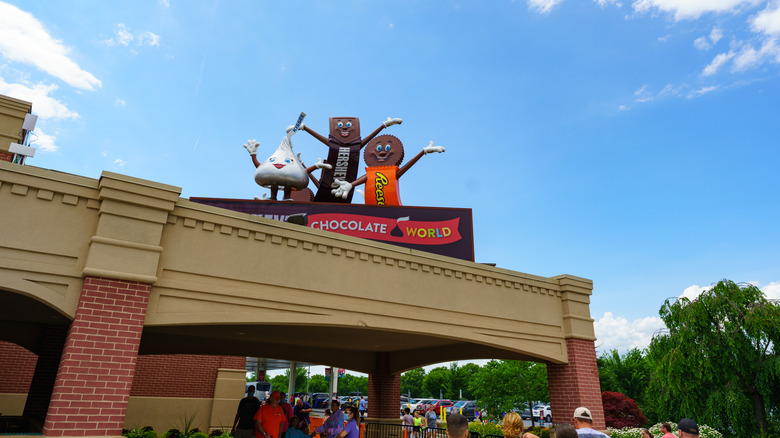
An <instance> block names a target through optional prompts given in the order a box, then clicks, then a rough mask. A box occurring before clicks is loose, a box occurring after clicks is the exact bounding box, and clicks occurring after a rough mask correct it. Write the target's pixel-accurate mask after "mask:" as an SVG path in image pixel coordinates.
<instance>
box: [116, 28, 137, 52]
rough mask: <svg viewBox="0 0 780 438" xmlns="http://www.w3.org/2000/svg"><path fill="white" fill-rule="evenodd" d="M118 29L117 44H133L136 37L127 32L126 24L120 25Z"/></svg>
mask: <svg viewBox="0 0 780 438" xmlns="http://www.w3.org/2000/svg"><path fill="white" fill-rule="evenodd" d="M117 27H118V29H117V31H116V42H117V44H120V45H122V46H129V45H130V43H132V42H133V39H135V37H133V34H131V33H130V32H129V31H128V30H127V27H126V26H125V25H124V24H122V23H119V26H117Z"/></svg>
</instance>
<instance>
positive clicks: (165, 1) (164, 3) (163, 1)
mask: <svg viewBox="0 0 780 438" xmlns="http://www.w3.org/2000/svg"><path fill="white" fill-rule="evenodd" d="M160 4H161V5H162V6H163V7H164V8H165V9H168V8H170V7H171V2H170V1H169V0H160Z"/></svg>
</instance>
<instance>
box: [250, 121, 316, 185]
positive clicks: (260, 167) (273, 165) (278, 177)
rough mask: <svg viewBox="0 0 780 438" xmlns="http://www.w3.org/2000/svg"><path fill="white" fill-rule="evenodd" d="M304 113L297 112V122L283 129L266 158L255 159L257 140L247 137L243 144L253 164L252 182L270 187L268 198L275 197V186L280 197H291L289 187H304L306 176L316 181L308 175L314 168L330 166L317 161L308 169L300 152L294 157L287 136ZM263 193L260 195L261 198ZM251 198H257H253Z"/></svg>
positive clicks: (296, 128)
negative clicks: (273, 150) (281, 195)
mask: <svg viewBox="0 0 780 438" xmlns="http://www.w3.org/2000/svg"><path fill="white" fill-rule="evenodd" d="M305 116H306V114H304V113H301V115H300V117H298V122H297V123H296V124H295V126H294V127H291V128H288V129H287V135H285V136H284V137H283V138H282V143H281V144H280V145H279V147H278V148H277V149H276V152H274V153H273V154H272V155H271V156H270V157H268V159H267V160H265V161H264V162H262V163H261V162H259V161H258V160H257V147H258V146H260V143H259V142H258V141H257V140H248V141H247V142H246V143H245V144H244V147H245V148H246V150H247V151H249V155H251V156H252V163H254V165H255V168H256V170H255V182H256V183H257V184H259V185H261V186H263V187H267V188H269V189H271V199H273V200H276V196H277V194H278V193H279V187H282V189H283V190H284V195H283V196H284V197H283V199H284V200H290V199H291V198H292V191H293V190H304V189H306V186H307V185H309V178H311V179H312V181H314V183H315V184H317V182H318V181H317V179H316V178H314V176H312V175H311V172H312V171H314V170H315V169H330V168H331V166H330V164H325V163H323V162H322V161H318V162H317V164H315V165H313V166H310V167H308V168H306V167H304V165H303V162H301V154H300V153H299V154H298V155H297V156H296V155H295V153H293V150H292V141H291V140H290V138H291V137H292V136H293V134H295V133H296V132H297V131H298V130H299V127H300V125H301V124H302V122H303V118H304V117H305ZM264 198H265V195H263V199H264ZM255 199H260V198H257V197H255Z"/></svg>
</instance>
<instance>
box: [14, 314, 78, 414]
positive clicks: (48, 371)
mask: <svg viewBox="0 0 780 438" xmlns="http://www.w3.org/2000/svg"><path fill="white" fill-rule="evenodd" d="M67 334H68V327H67V326H55V325H48V326H46V328H45V329H44V332H43V337H42V338H43V339H42V340H41V345H40V348H38V361H37V362H36V363H35V373H34V374H33V378H32V383H31V384H30V391H29V393H28V394H27V402H26V403H25V404H24V416H25V417H30V418H34V419H35V420H37V421H39V422H40V424H43V420H44V419H45V418H46V411H47V410H48V409H49V402H50V401H51V391H52V388H54V383H55V381H56V379H57V368H58V367H59V365H60V358H61V357H62V348H63V346H64V345H65V337H66V336H67Z"/></svg>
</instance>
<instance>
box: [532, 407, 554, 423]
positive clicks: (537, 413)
mask: <svg viewBox="0 0 780 438" xmlns="http://www.w3.org/2000/svg"><path fill="white" fill-rule="evenodd" d="M533 413H534V418H542V417H544V421H545V422H547V423H549V422H551V421H552V409H551V408H550V405H536V406H534V411H533Z"/></svg>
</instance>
